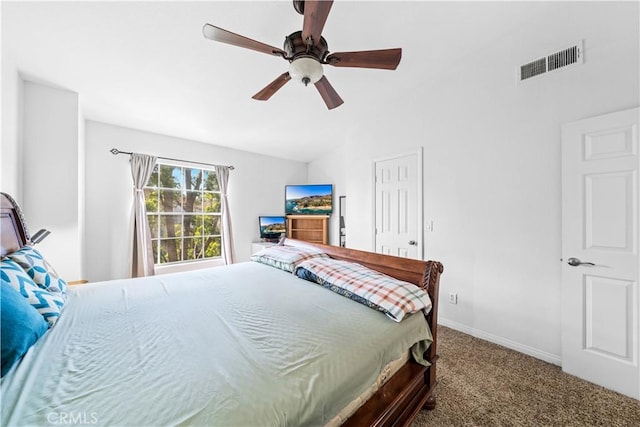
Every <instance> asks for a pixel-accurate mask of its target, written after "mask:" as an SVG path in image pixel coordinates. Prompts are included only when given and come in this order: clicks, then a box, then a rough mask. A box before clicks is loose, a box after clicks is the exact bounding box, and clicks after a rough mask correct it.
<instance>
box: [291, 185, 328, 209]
mask: <svg viewBox="0 0 640 427" xmlns="http://www.w3.org/2000/svg"><path fill="white" fill-rule="evenodd" d="M284 198H285V209H284V212H285V213H286V214H287V215H328V214H330V213H331V212H332V211H333V185H331V184H303V185H287V186H285V190H284Z"/></svg>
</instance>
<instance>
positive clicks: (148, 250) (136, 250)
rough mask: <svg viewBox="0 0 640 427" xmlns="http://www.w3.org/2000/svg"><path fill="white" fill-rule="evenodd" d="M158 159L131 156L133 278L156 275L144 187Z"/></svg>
mask: <svg viewBox="0 0 640 427" xmlns="http://www.w3.org/2000/svg"><path fill="white" fill-rule="evenodd" d="M155 165H156V157H154V156H148V155H146V154H138V153H132V154H131V177H132V178H133V190H134V191H133V210H132V224H133V230H132V246H131V277H144V276H153V275H154V274H155V269H154V259H153V247H152V246H151V229H150V228H149V222H148V221H147V208H146V206H145V198H144V190H143V188H144V186H145V185H147V182H148V181H149V178H150V177H151V174H152V173H153V168H154V167H155Z"/></svg>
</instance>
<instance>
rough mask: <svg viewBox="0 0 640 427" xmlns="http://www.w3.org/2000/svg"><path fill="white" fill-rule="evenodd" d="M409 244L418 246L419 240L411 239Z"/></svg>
mask: <svg viewBox="0 0 640 427" xmlns="http://www.w3.org/2000/svg"><path fill="white" fill-rule="evenodd" d="M409 244H410V245H411V246H417V245H418V242H416V241H415V240H409Z"/></svg>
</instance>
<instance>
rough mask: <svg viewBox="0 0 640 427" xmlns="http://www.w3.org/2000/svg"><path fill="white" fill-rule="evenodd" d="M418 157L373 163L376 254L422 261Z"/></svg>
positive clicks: (420, 156)
mask: <svg viewBox="0 0 640 427" xmlns="http://www.w3.org/2000/svg"><path fill="white" fill-rule="evenodd" d="M421 154H422V151H419V152H418V153H414V154H408V155H402V156H398V157H394V158H391V159H385V160H380V161H376V162H375V183H376V184H375V248H376V252H377V253H381V254H387V255H395V256H400V257H404V258H414V259H422V227H421V223H422V187H421V183H422V155H421Z"/></svg>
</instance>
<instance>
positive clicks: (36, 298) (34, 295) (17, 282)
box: [0, 258, 64, 326]
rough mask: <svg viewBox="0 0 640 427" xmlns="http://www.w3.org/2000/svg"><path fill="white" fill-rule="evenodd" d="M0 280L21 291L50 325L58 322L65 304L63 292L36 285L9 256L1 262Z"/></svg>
mask: <svg viewBox="0 0 640 427" xmlns="http://www.w3.org/2000/svg"><path fill="white" fill-rule="evenodd" d="M0 280H1V282H2V283H7V284H9V285H10V286H11V287H12V288H13V289H15V290H16V291H18V292H20V294H21V295H22V296H23V297H25V298H26V299H27V302H28V303H29V304H31V305H32V306H33V308H35V309H36V310H38V313H40V314H41V315H42V316H43V317H44V320H46V321H47V322H49V325H50V326H53V325H54V324H55V323H56V321H57V320H58V317H60V310H62V306H63V305H64V298H63V297H62V295H61V294H55V293H51V292H49V291H47V290H45V289H43V288H41V287H40V286H38V285H36V283H35V282H34V281H33V279H31V277H29V275H28V274H27V273H26V272H25V271H24V270H23V269H22V267H20V265H18V264H17V263H16V262H14V261H13V260H11V259H9V258H4V259H3V260H2V262H1V263H0Z"/></svg>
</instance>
